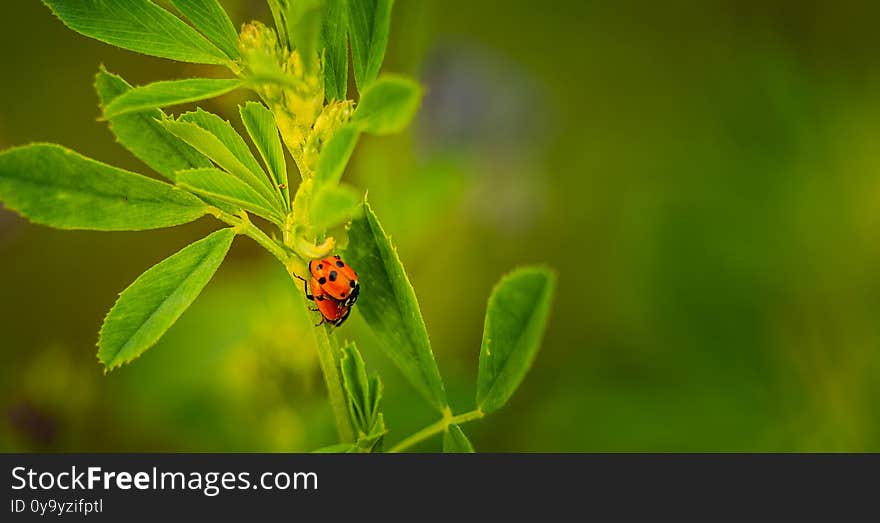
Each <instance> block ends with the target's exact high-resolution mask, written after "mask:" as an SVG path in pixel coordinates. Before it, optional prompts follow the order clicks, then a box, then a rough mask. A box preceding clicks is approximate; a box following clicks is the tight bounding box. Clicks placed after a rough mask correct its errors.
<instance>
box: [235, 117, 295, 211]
mask: <svg viewBox="0 0 880 523" xmlns="http://www.w3.org/2000/svg"><path fill="white" fill-rule="evenodd" d="M239 112H240V113H241V120H242V121H243V122H244V125H245V127H246V128H247V131H248V134H250V136H251V140H252V141H253V142H254V144H256V146H257V149H258V150H259V151H260V156H262V157H263V163H265V164H266V167H268V168H269V172H270V173H272V179H273V180H274V182H275V185H276V186H277V187H279V188H281V195H282V200H283V203H284V207H285V208H286V209H288V210H290V188H289V187H288V185H287V163H286V161H285V159H284V148H283V147H282V146H281V137H280V135H279V134H278V127H277V126H276V124H275V116H274V115H273V114H272V111H270V110H269V109H268V108H267V107H266V106H265V105H263V104H261V103H259V102H247V103H246V104H245V105H243V106H241V107H239Z"/></svg>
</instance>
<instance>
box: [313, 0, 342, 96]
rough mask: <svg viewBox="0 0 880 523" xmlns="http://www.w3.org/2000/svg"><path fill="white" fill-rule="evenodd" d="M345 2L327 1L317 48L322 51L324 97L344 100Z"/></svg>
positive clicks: (338, 0) (339, 0)
mask: <svg viewBox="0 0 880 523" xmlns="http://www.w3.org/2000/svg"><path fill="white" fill-rule="evenodd" d="M345 1H346V0H327V1H326V2H325V6H324V16H323V18H322V20H321V35H320V37H321V38H320V42H319V44H318V45H319V46H320V47H321V48H323V49H324V95H325V96H326V97H327V99H328V100H337V101H339V100H345V99H346V98H347V91H348V23H347V20H346V17H345Z"/></svg>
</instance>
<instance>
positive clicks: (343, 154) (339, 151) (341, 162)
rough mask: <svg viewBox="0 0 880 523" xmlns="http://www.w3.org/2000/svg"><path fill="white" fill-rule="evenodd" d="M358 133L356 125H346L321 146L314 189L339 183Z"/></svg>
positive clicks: (355, 143)
mask: <svg viewBox="0 0 880 523" xmlns="http://www.w3.org/2000/svg"><path fill="white" fill-rule="evenodd" d="M360 135H361V133H360V129H358V128H357V126H354V125H346V126H345V127H343V128H341V129H339V130H338V131H336V133H335V134H334V135H333V137H332V138H330V139H329V140H327V143H325V144H324V146H323V147H322V148H321V155H320V156H319V157H318V165H317V166H316V167H315V188H316V189H318V188H320V187H323V186H327V185H335V184H337V183H339V180H340V179H341V178H342V173H343V172H345V166H346V165H347V164H348V160H349V158H351V153H352V152H354V146H355V145H357V141H358V138H359V137H360Z"/></svg>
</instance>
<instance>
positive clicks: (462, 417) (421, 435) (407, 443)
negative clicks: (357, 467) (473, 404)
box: [388, 407, 485, 452]
mask: <svg viewBox="0 0 880 523" xmlns="http://www.w3.org/2000/svg"><path fill="white" fill-rule="evenodd" d="M483 416H485V414H484V413H483V411H482V410H480V409H475V410H472V411H469V412H465V413H464V414H458V415H456V416H453V415H452V413H451V412H450V411H449V409H448V407H447V410H446V413H445V414H444V416H443V417H442V418H441V419H439V420H437V421H436V422H434V423H432V424H430V425H428V426H427V427H425V428H423V429H422V430H420V431H418V432H416V433H415V434H413V435H411V436H409V437H407V438H404V439H403V440H402V441H400V442H399V443H398V444H397V445H394V446H393V447H391V449H390V450H389V451H388V452H401V451H403V450H406V449H408V448H410V447H412V446H413V445H415V444H417V443H421V442H422V441H424V440H426V439H428V438H430V437H431V436H433V435H435V434H439V433H441V432H443V431H445V430H446V428H447V427H449V426H450V425H453V424H456V425H458V424H461V423H466V422H468V421H473V420H475V419H480V418H482V417H483Z"/></svg>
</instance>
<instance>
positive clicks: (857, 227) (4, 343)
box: [0, 0, 880, 451]
mask: <svg viewBox="0 0 880 523" xmlns="http://www.w3.org/2000/svg"><path fill="white" fill-rule="evenodd" d="M223 3H224V5H226V6H227V7H228V9H229V11H230V13H231V14H232V17H233V20H234V22H235V23H236V24H240V23H241V22H243V21H246V20H249V19H254V18H256V19H261V20H263V21H265V22H267V23H268V22H269V21H270V20H271V19H270V17H269V16H268V13H267V11H266V9H265V7H264V4H263V2H259V1H256V0H254V1H232V0H226V1H224V2H223ZM878 11H880V4H877V3H876V2H849V1H835V2H831V1H817V2H796V1H788V2H784V1H776V2H766V1H759V0H728V1H717V2H704V1H693V2H684V1H672V2H662V3H657V2H648V1H624V2H582V1H559V2H551V3H545V4H541V5H538V4H536V3H535V2H531V1H523V0H505V1H500V0H493V1H489V0H487V1H480V2H474V1H472V0H471V1H461V0H443V1H440V0H434V1H424V2H422V1H414V0H412V1H411V0H401V1H398V2H397V5H396V6H395V11H394V16H393V24H392V31H391V41H390V43H389V49H388V55H387V58H386V62H385V67H384V70H386V71H394V72H402V73H407V74H412V75H414V76H416V77H417V78H419V80H420V81H421V82H422V83H423V84H424V85H425V86H426V89H427V94H426V97H425V100H424V104H423V106H422V109H421V111H420V113H419V115H418V118H417V120H416V122H415V123H414V124H413V125H412V127H411V128H410V130H409V132H407V133H404V134H401V135H397V136H393V137H366V138H363V139H362V140H361V143H360V145H359V147H358V149H357V151H356V153H355V156H354V158H353V160H352V163H351V165H350V168H349V170H348V172H347V174H346V177H347V179H348V180H349V181H350V182H352V183H353V184H355V185H356V186H358V187H360V188H362V189H364V190H369V194H370V199H371V201H372V202H373V204H374V208H375V209H376V211H377V213H378V214H379V215H380V217H381V218H382V220H383V222H384V225H385V227H386V229H387V230H389V231H390V232H391V233H392V236H393V238H394V240H395V242H396V243H397V245H398V247H399V250H400V254H401V257H402V259H403V261H404V263H405V266H406V268H407V270H408V272H409V276H410V278H411V280H412V282H413V285H414V287H415V289H416V292H417V295H418V297H419V300H420V303H421V308H422V312H423V313H424V316H425V320H426V322H427V325H428V329H429V332H430V334H431V339H432V342H433V347H434V351H435V354H436V357H437V360H438V363H439V366H440V370H441V373H442V375H443V376H444V378H445V381H446V385H447V389H448V392H449V395H450V397H451V400H452V404H453V406H454V408H455V410H456V411H464V410H469V409H470V408H472V406H473V394H474V389H475V380H476V370H477V354H478V350H479V344H480V335H481V331H482V320H483V312H484V307H485V303H486V300H487V297H488V294H489V291H490V289H491V286H492V285H493V284H494V283H495V281H497V280H498V278H499V277H500V276H501V275H502V274H503V273H504V272H505V271H507V270H509V269H511V268H513V267H515V266H517V265H520V264H525V263H535V262H542V263H546V264H548V265H550V266H552V267H554V268H555V269H556V270H557V271H558V273H559V289H558V295H557V298H556V301H555V304H554V310H553V314H552V317H551V322H550V325H549V328H548V331H547V336H546V339H545V343H544V345H543V348H542V350H541V352H540V354H539V356H538V358H537V360H536V362H535V365H534V367H533V369H532V371H531V372H530V374H529V375H528V377H527V379H526V380H525V382H524V383H523V385H522V387H521V388H520V389H519V391H518V392H517V393H516V394H515V396H514V397H513V399H512V400H511V402H510V403H509V404H508V406H507V407H506V408H504V409H503V410H501V411H499V412H498V413H497V414H495V415H493V416H491V417H490V418H488V419H485V420H482V421H478V422H474V423H470V424H468V425H467V426H466V427H465V430H466V432H467V433H468V434H469V435H470V436H471V439H472V440H473V442H474V444H475V446H476V447H477V449H479V450H485V451H880V409H878V408H877V400H878V397H880V353H878V349H880V321H878V317H880V264H878V262H880V234H878V230H880V149H878V144H880V141H878V140H880V54H878V53H877V52H876V50H877V49H878V44H880V33H878V32H877V30H876V20H877V19H878V14H880V13H878ZM0 20H3V31H0V48H2V49H3V50H4V52H3V53H0V69H2V71H3V79H2V81H0V147H2V148H6V147H9V146H13V145H18V144H24V143H28V142H32V141H51V142H57V143H61V144H64V145H66V146H69V147H71V148H73V149H76V150H77V151H79V152H81V153H83V154H85V155H88V156H91V157H93V158H96V159H99V160H101V161H104V162H107V163H111V164H114V165H118V166H121V167H124V168H128V169H132V170H137V171H140V172H144V173H149V170H148V168H146V167H145V166H143V165H141V164H140V163H139V161H138V160H136V159H135V158H134V157H132V156H131V155H130V154H129V153H128V152H127V151H125V150H124V149H123V148H122V147H121V146H119V145H118V144H116V143H115V142H114V140H113V137H112V135H111V133H110V132H109V130H108V129H107V127H106V126H105V125H104V124H103V123H101V122H97V121H96V117H97V115H98V109H97V101H96V97H95V95H94V92H93V90H92V80H93V75H94V73H95V72H96V71H97V68H98V65H99V64H100V63H103V64H105V65H106V66H107V68H108V69H109V70H111V71H113V72H116V73H120V74H122V75H123V76H124V77H126V78H127V79H128V80H129V81H131V82H133V83H136V84H144V83H148V82H151V81H155V80H159V79H169V78H181V77H187V76H194V75H204V74H215V73H218V71H215V70H212V69H210V68H205V67H201V66H193V65H184V64H178V63H173V62H169V61H166V60H161V59H154V58H149V57H143V56H140V55H136V54H134V53H130V52H127V51H123V50H119V49H116V48H113V47H110V46H107V45H104V44H101V43H98V42H95V41H92V40H89V39H87V38H84V37H81V36H79V35H77V34H75V33H73V32H72V31H69V30H67V29H66V28H64V27H63V26H62V24H61V23H60V22H58V21H57V20H55V19H54V18H53V17H52V16H51V15H50V13H49V11H48V9H46V8H44V7H43V6H42V5H41V4H40V3H39V2H37V1H30V2H4V3H3V4H2V7H0ZM351 92H353V91H351ZM243 97H244V95H243V94H233V95H229V96H226V97H223V98H220V99H217V100H213V101H210V102H207V103H205V104H204V106H205V107H206V108H207V109H209V110H212V111H215V112H220V113H222V114H224V115H225V116H226V117H228V118H230V119H232V120H233V122H234V123H236V124H238V122H237V118H236V117H235V116H234V115H235V114H236V113H235V112H234V106H235V104H237V103H240V102H241V101H242V100H243V99H244V98H243ZM183 109H186V108H185V107H184V108H182V109H181V110H183ZM217 225H218V224H217V222H214V221H211V220H210V219H203V220H200V221H198V222H196V223H193V224H189V225H186V226H181V227H177V228H174V229H167V230H159V231H149V232H141V233H96V232H62V231H55V230H51V229H48V228H43V227H38V226H34V225H30V224H28V223H27V222H26V221H24V220H22V219H20V218H19V217H18V216H17V215H15V214H13V213H11V212H8V211H4V210H0V293H2V294H0V297H2V300H0V449H2V450H4V451H304V450H310V449H313V448H316V447H319V446H323V445H327V444H331V443H334V434H335V430H334V428H333V423H332V416H331V413H330V410H329V407H328V405H327V402H326V398H325V392H324V388H323V382H322V378H321V375H320V370H319V368H318V363H317V357H316V355H315V351H314V349H313V347H312V345H311V337H310V336H309V335H308V332H307V330H308V329H310V328H311V320H310V319H309V318H307V317H306V315H305V313H304V312H303V311H302V307H301V306H300V305H299V304H298V303H297V301H296V300H297V299H298V298H297V295H296V294H295V291H294V289H293V284H292V283H291V282H290V281H289V279H288V278H287V276H286V274H285V272H284V271H283V269H282V268H281V267H280V266H279V265H278V264H277V263H276V262H275V261H274V259H272V258H271V257H270V256H269V255H268V254H266V253H265V252H264V251H262V250H261V249H260V248H258V247H257V246H256V245H255V244H253V243H252V242H250V240H248V239H246V238H241V239H239V240H238V241H236V244H235V245H234V246H233V250H232V252H231V254H230V257H229V258H228V260H227V262H226V263H225V264H224V265H223V266H222V267H221V269H220V271H219V272H218V274H217V275H216V277H215V278H214V280H213V281H212V282H211V283H210V284H209V286H208V287H207V288H206V290H205V292H204V293H203V295H202V297H201V298H200V299H199V300H197V301H196V303H195V304H194V305H193V307H192V308H191V309H190V310H189V311H187V313H186V314H185V315H184V316H183V317H182V318H181V320H180V321H179V322H178V323H177V324H176V325H175V326H174V327H173V328H172V329H171V331H170V332H169V333H168V334H167V335H166V336H165V338H163V340H162V341H161V342H160V343H159V344H158V345H157V346H156V347H154V348H153V349H151V350H150V351H148V352H147V353H146V354H145V355H144V356H143V357H141V358H140V359H139V360H138V361H136V362H135V363H134V364H132V365H129V366H126V367H124V368H122V369H120V370H118V371H115V372H113V373H112V374H110V375H106V376H105V375H103V373H102V370H101V368H100V366H99V365H98V364H97V360H96V357H95V352H96V348H95V342H96V340H97V332H98V328H99V327H100V325H101V321H102V319H103V315H104V314H105V313H106V311H107V310H109V308H110V307H111V306H112V304H113V302H114V301H115V298H116V294H117V293H118V292H120V291H121V290H122V289H123V288H125V287H126V286H127V285H128V284H129V283H130V282H131V281H132V280H133V279H134V278H135V277H136V276H137V275H138V274H140V273H141V272H142V271H143V270H144V269H146V268H147V267H149V266H150V265H152V264H154V263H156V262H158V261H160V260H161V259H163V258H164V257H166V256H167V255H169V254H170V253H172V252H174V251H176V250H177V249H179V248H181V247H182V246H184V245H185V244H186V243H187V242H189V241H192V240H194V239H196V238H199V237H201V236H202V235H204V234H206V233H207V232H209V231H211V230H213V229H214V228H216V227H217ZM339 332H340V333H341V335H342V336H343V337H346V338H351V339H356V340H357V341H358V344H359V346H360V347H361V349H362V351H363V352H364V354H365V357H366V359H367V363H368V366H369V367H370V368H371V369H374V370H376V371H378V372H379V373H380V374H381V375H382V377H383V380H384V382H385V384H386V394H385V412H386V421H387V424H388V426H389V428H390V430H391V433H390V434H389V436H388V440H389V441H391V442H394V441H397V440H399V439H400V438H402V437H404V436H406V435H408V434H409V433H411V432H412V431H414V430H417V429H418V428H421V427H422V426H424V425H426V424H427V423H430V422H432V421H433V420H434V415H433V414H432V412H431V411H430V409H429V407H428V406H427V404H426V403H425V402H423V401H422V400H421V399H420V398H419V397H418V396H417V395H416V394H413V392H412V390H411V389H410V388H409V387H408V386H407V385H406V383H405V382H404V381H403V380H402V378H401V376H400V374H399V373H398V372H397V371H396V369H395V368H394V367H393V366H392V365H391V364H390V362H389V361H388V360H387V359H386V358H385V357H384V355H383V354H382V353H381V352H380V351H378V350H377V347H376V346H375V343H374V342H373V340H372V337H371V334H370V333H369V331H368V329H367V328H366V326H365V325H364V323H363V321H362V319H361V318H360V317H359V316H358V315H357V314H356V313H355V314H354V315H353V320H351V321H350V322H349V323H348V324H346V325H345V326H344V327H342V328H341V329H340V331H339ZM438 448H439V442H438V440H433V441H429V442H427V443H426V444H425V445H424V446H422V447H421V449H423V450H436V449H438Z"/></svg>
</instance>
